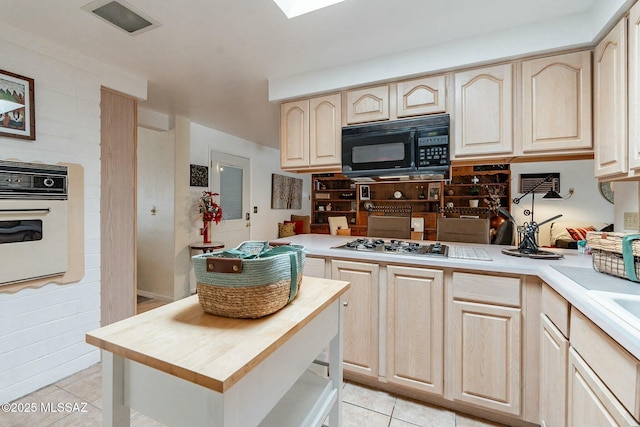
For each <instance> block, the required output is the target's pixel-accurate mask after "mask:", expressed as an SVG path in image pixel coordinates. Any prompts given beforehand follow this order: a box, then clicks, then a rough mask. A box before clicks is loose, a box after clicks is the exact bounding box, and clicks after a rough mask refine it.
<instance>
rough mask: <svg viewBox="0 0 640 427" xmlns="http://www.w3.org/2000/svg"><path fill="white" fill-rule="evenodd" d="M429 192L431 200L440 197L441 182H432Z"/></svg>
mask: <svg viewBox="0 0 640 427" xmlns="http://www.w3.org/2000/svg"><path fill="white" fill-rule="evenodd" d="M427 194H428V195H429V196H428V197H429V200H438V199H440V183H439V182H430V183H429V187H428V190H427Z"/></svg>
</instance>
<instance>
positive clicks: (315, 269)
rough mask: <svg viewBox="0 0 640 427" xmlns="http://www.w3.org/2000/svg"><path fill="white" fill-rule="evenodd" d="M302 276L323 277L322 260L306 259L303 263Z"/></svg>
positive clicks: (323, 265)
mask: <svg viewBox="0 0 640 427" xmlns="http://www.w3.org/2000/svg"><path fill="white" fill-rule="evenodd" d="M304 275H305V276H308V277H320V278H322V279H324V277H325V260H324V258H313V257H307V258H306V260H305V262H304Z"/></svg>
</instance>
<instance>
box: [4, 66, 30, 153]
mask: <svg viewBox="0 0 640 427" xmlns="http://www.w3.org/2000/svg"><path fill="white" fill-rule="evenodd" d="M0 136H7V137H10V138H22V139H29V140H35V139H36V114H35V105H34V89H33V79H31V78H29V77H24V76H19V75H17V74H13V73H10V72H8V71H2V70H0Z"/></svg>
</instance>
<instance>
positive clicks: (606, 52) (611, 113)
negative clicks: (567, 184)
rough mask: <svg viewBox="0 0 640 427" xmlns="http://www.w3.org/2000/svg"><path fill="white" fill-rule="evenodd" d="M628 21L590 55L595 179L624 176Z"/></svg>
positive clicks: (619, 25) (619, 26)
mask: <svg viewBox="0 0 640 427" xmlns="http://www.w3.org/2000/svg"><path fill="white" fill-rule="evenodd" d="M626 38H627V20H626V18H623V19H622V20H621V21H620V22H619V23H618V24H617V25H616V26H615V27H614V28H613V29H612V30H611V32H609V34H607V36H606V37H605V38H604V39H603V40H602V41H601V42H600V44H598V46H596V48H595V51H594V54H593V97H594V99H593V101H594V102H593V120H594V123H593V130H594V134H593V143H594V151H595V176H596V178H597V177H605V176H615V175H623V174H624V175H626V173H627V152H628V151H627V150H628V146H627V46H626Z"/></svg>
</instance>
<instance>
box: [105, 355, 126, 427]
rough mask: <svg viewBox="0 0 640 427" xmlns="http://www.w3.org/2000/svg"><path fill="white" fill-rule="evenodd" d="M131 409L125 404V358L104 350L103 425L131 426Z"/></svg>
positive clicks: (115, 426) (111, 426)
mask: <svg viewBox="0 0 640 427" xmlns="http://www.w3.org/2000/svg"><path fill="white" fill-rule="evenodd" d="M130 419H131V409H129V407H128V406H125V404H124V359H123V358H122V357H120V356H116V355H114V354H113V353H111V352H108V351H106V350H102V425H103V426H106V427H129V421H130Z"/></svg>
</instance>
